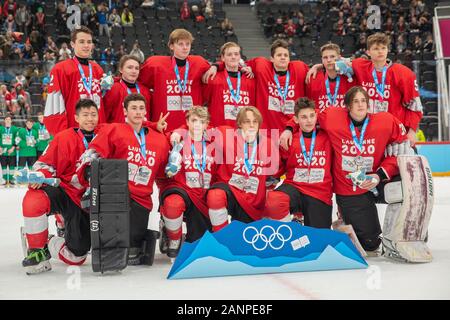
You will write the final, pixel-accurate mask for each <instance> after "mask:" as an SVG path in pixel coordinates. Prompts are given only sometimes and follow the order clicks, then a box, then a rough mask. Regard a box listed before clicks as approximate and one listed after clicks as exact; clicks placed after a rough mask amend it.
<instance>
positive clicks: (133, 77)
mask: <svg viewBox="0 0 450 320" xmlns="http://www.w3.org/2000/svg"><path fill="white" fill-rule="evenodd" d="M139 70H140V62H139V59H138V58H136V56H133V55H124V56H123V57H122V58H121V59H120V61H119V72H120V77H116V78H114V84H113V86H112V87H111V89H110V90H109V91H108V92H107V93H106V94H105V95H104V96H103V104H104V105H105V110H104V111H105V120H106V122H107V123H114V122H116V123H124V122H125V115H124V112H123V101H124V100H125V97H126V96H128V95H129V94H132V93H140V94H142V95H143V96H144V97H145V100H146V101H147V105H146V108H147V118H151V113H150V102H151V96H150V90H149V89H148V88H147V87H146V86H145V85H144V84H143V83H142V82H138V81H137V79H138V77H139Z"/></svg>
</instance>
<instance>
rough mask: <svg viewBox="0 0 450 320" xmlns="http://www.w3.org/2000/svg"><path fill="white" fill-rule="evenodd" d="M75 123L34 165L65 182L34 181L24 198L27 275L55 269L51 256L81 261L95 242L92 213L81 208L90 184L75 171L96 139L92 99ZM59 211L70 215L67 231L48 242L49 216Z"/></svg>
mask: <svg viewBox="0 0 450 320" xmlns="http://www.w3.org/2000/svg"><path fill="white" fill-rule="evenodd" d="M75 121H76V122H77V123H78V125H79V128H70V129H66V130H64V131H61V132H60V133H58V134H57V135H56V136H55V138H54V140H53V141H52V142H51V143H50V145H49V146H48V148H47V150H46V151H45V152H44V154H43V155H42V156H41V157H40V158H39V159H38V161H37V162H36V163H35V164H34V166H33V170H35V171H39V172H41V173H42V174H44V176H45V177H54V178H59V179H60V180H61V182H60V185H59V187H52V186H48V185H41V184H30V189H29V190H28V191H27V193H26V194H25V197H24V198H23V202H22V207H23V216H24V222H25V232H26V238H27V243H28V256H27V257H26V258H25V259H24V260H23V262H22V265H23V267H25V269H26V273H27V274H34V273H40V272H44V271H49V270H51V265H50V262H49V259H50V257H51V256H52V257H54V258H57V259H60V260H62V261H63V262H65V263H67V264H70V265H81V264H82V263H83V262H84V261H85V260H86V255H87V252H88V251H89V248H90V246H91V241H90V231H89V214H88V213H86V212H84V211H83V210H82V209H81V197H82V195H83V193H84V191H85V188H83V187H82V186H81V185H80V183H79V182H78V179H77V176H76V174H75V171H76V163H77V161H78V159H79V158H80V156H81V155H82V154H83V152H84V151H85V150H86V148H87V146H88V143H89V142H90V141H91V140H92V138H93V137H94V129H95V127H96V126H97V123H98V110H97V105H96V104H95V103H94V102H93V101H92V100H88V99H86V100H80V101H78V103H77V104H76V114H75ZM55 213H60V214H62V216H63V217H64V221H65V227H66V230H65V235H64V238H61V237H57V236H55V237H52V238H51V239H50V241H49V242H48V246H47V241H48V216H49V215H51V214H55Z"/></svg>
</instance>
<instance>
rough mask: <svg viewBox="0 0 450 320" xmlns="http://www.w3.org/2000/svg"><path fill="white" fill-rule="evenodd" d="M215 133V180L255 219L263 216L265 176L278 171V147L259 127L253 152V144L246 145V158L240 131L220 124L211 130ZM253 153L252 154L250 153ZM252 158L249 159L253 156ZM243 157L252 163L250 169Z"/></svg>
mask: <svg viewBox="0 0 450 320" xmlns="http://www.w3.org/2000/svg"><path fill="white" fill-rule="evenodd" d="M211 131H212V132H214V133H213V134H212V135H214V136H215V140H214V143H215V148H216V150H218V151H216V163H217V180H218V182H224V183H227V184H228V185H229V187H230V189H231V191H232V192H233V195H234V196H235V197H236V200H237V202H238V203H239V205H240V206H241V207H242V208H243V209H244V210H245V212H246V213H247V214H248V215H249V216H250V217H251V218H252V219H254V220H259V219H261V218H262V217H263V214H264V208H265V203H266V176H268V175H274V174H275V173H276V172H277V171H278V170H279V164H280V156H279V152H278V148H277V147H276V146H275V143H273V142H272V140H271V139H270V138H268V137H267V135H266V132H267V130H264V129H263V130H260V134H259V138H258V140H257V144H256V151H255V152H254V151H253V150H254V145H253V144H252V143H251V144H247V157H245V151H244V143H245V141H244V139H243V138H242V135H241V133H240V131H239V130H236V129H233V128H230V127H226V126H223V127H219V128H217V129H215V130H214V129H213V130H211ZM253 152H254V153H253ZM253 155H254V160H253V161H252V156H253ZM244 159H248V162H249V164H250V163H252V164H253V165H252V169H251V172H250V173H248V171H249V170H248V169H247V167H246V165H245V161H244Z"/></svg>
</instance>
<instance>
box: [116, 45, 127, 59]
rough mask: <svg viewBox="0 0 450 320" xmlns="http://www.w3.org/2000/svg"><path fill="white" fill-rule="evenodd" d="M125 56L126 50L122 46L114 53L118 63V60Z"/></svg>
mask: <svg viewBox="0 0 450 320" xmlns="http://www.w3.org/2000/svg"><path fill="white" fill-rule="evenodd" d="M126 54H128V53H127V49H126V48H125V46H124V45H123V44H121V45H120V46H119V50H117V51H116V57H117V61H120V59H121V58H122V57H123V56H124V55H126Z"/></svg>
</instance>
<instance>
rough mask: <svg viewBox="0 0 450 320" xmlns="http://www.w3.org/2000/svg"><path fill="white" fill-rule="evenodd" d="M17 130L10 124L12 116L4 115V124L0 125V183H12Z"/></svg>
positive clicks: (15, 163)
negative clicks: (0, 172)
mask: <svg viewBox="0 0 450 320" xmlns="http://www.w3.org/2000/svg"><path fill="white" fill-rule="evenodd" d="M18 130H19V128H17V127H16V126H13V125H12V117H11V116H10V115H6V116H5V124H4V126H0V162H1V166H2V172H3V177H1V178H0V184H11V185H13V184H14V170H15V168H16V166H17V162H16V145H15V140H16V135H17V131H18Z"/></svg>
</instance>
